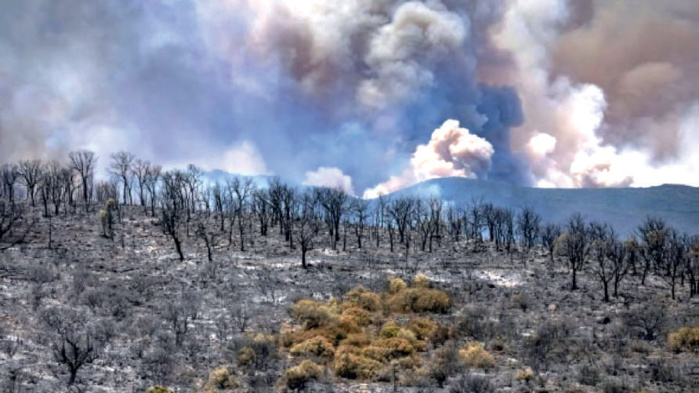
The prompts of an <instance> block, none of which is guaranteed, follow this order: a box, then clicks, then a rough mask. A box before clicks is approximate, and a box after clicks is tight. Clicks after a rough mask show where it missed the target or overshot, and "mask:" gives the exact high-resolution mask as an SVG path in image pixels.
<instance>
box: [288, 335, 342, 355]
mask: <svg viewBox="0 0 699 393" xmlns="http://www.w3.org/2000/svg"><path fill="white" fill-rule="evenodd" d="M289 352H290V353H291V354H292V355H294V356H317V357H320V358H332V357H333V356H335V347H334V345H333V344H332V343H331V342H330V341H328V339H327V338H325V337H321V336H318V337H314V338H311V339H309V340H306V341H304V342H302V343H299V344H296V345H294V346H293V347H291V350H290V351H289Z"/></svg>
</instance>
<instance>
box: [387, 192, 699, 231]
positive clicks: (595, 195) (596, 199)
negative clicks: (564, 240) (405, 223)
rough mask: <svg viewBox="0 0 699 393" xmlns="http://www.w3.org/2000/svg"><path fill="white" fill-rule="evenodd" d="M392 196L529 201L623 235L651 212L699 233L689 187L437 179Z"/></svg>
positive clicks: (551, 215)
mask: <svg viewBox="0 0 699 393" xmlns="http://www.w3.org/2000/svg"><path fill="white" fill-rule="evenodd" d="M393 195H395V196H405V195H435V196H439V197H441V198H442V199H444V200H446V201H452V202H455V203H461V204H465V203H468V202H471V201H472V200H474V198H482V199H483V201H484V202H491V203H493V204H495V205H497V206H501V207H508V208H514V209H519V208H522V207H524V206H531V207H533V208H534V209H535V210H536V211H537V212H539V213H540V214H541V215H542V217H543V219H544V221H547V222H564V221H565V219H566V218H568V217H569V216H570V215H571V214H573V213H576V212H579V213H581V214H583V215H584V216H585V218H586V219H589V220H598V221H605V222H608V223H610V224H612V225H613V226H614V227H615V228H616V230H617V231H618V232H620V233H621V234H625V235H626V234H630V233H631V232H633V231H634V229H635V228H636V227H637V226H638V225H639V224H640V223H641V221H642V220H643V219H644V218H645V217H646V216H649V215H650V216H656V217H661V218H663V219H665V220H667V222H668V223H670V224H671V225H672V226H674V227H675V228H677V229H680V230H682V231H687V232H689V233H699V188H694V187H689V186H679V185H663V186H659V187H650V188H606V189H550V188H529V187H520V186H515V185H511V184H505V183H496V182H490V181H483V180H473V179H465V178H442V179H433V180H429V181H426V182H423V183H420V184H417V185H415V186H412V187H409V188H406V189H403V190H400V191H398V192H396V193H394V194H393Z"/></svg>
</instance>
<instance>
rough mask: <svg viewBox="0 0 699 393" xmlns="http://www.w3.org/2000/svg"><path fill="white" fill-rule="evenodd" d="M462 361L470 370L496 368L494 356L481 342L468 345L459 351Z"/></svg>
mask: <svg viewBox="0 0 699 393" xmlns="http://www.w3.org/2000/svg"><path fill="white" fill-rule="evenodd" d="M459 356H460V357H461V361H462V362H463V363H464V364H465V365H466V366H468V367H470V368H481V369H489V368H493V367H494V366H495V360H494V359H493V355H491V354H490V353H488V351H486V350H485V349H484V348H483V344H482V343H479V342H472V343H468V344H466V345H464V346H463V348H461V350H459Z"/></svg>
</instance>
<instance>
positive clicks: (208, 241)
mask: <svg viewBox="0 0 699 393" xmlns="http://www.w3.org/2000/svg"><path fill="white" fill-rule="evenodd" d="M194 233H195V235H196V236H197V237H198V238H199V239H201V240H202V241H203V242H204V246H206V256H207V259H208V260H209V262H213V260H214V258H213V255H212V253H211V251H212V248H213V246H214V244H215V243H216V234H215V233H213V232H211V231H209V230H207V226H206V224H205V223H204V222H199V223H198V224H197V229H196V230H195V232H194Z"/></svg>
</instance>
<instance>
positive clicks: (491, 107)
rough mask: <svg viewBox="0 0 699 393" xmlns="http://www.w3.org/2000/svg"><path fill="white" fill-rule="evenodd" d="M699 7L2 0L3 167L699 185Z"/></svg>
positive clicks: (330, 180)
mask: <svg viewBox="0 0 699 393" xmlns="http://www.w3.org/2000/svg"><path fill="white" fill-rule="evenodd" d="M698 126H699V2H697V1H694V0H667V1H657V0H570V1H563V0H511V1H505V0H502V1H498V0H481V1H475V0H460V1H457V0H441V1H440V0H428V1H398V0H351V1H350V0H348V1H334V0H279V1H273V0H266V1H265V0H197V1H195V0H147V1H146V0H141V1H136V0H61V1H55V0H4V1H2V2H0V162H4V161H13V160H17V159H23V158H30V157H43V158H61V157H64V156H65V154H66V152H67V151H69V150H73V149H77V148H88V149H92V150H95V151H96V152H97V153H98V154H99V156H100V158H101V160H102V162H106V161H107V160H108V156H109V154H110V153H112V152H115V151H118V150H127V151H131V152H133V153H135V154H137V155H138V156H139V157H142V158H144V159H149V160H151V161H153V162H157V163H161V164H164V165H165V166H178V165H185V164H188V163H194V164H197V165H199V166H202V167H204V168H206V169H222V170H226V171H230V172H235V173H242V174H278V175H280V176H282V177H286V178H289V179H292V180H295V181H298V182H305V183H307V184H316V185H331V186H335V185H338V186H342V187H345V188H347V189H351V190H352V191H353V192H355V193H356V194H360V195H361V194H363V193H365V192H366V193H367V195H373V194H376V193H378V192H387V191H391V190H394V189H396V188H400V187H403V186H405V185H408V184H412V183H415V182H418V181H422V180H426V179H429V178H434V177H440V176H467V177H474V178H475V177H478V178H487V179H493V180H499V181H507V182H514V183H518V184H523V185H535V186H542V187H614V186H647V185H655V184H662V183H684V184H692V185H699V130H698V128H697V127H698Z"/></svg>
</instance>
